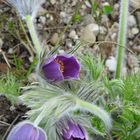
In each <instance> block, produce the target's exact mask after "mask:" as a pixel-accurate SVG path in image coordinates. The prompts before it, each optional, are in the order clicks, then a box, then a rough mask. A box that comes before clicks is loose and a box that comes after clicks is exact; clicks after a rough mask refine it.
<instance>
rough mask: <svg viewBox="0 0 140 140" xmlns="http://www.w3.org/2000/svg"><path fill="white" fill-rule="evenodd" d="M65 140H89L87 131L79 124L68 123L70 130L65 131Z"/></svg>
mask: <svg viewBox="0 0 140 140" xmlns="http://www.w3.org/2000/svg"><path fill="white" fill-rule="evenodd" d="M63 138H64V140H87V138H86V134H85V130H84V129H83V128H82V127H81V126H80V125H78V124H75V123H72V122H68V129H65V130H63Z"/></svg>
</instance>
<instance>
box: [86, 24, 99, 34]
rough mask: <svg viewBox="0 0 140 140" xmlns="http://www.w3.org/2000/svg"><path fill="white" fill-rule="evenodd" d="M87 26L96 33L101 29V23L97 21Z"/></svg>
mask: <svg viewBox="0 0 140 140" xmlns="http://www.w3.org/2000/svg"><path fill="white" fill-rule="evenodd" d="M86 28H87V29H88V30H90V31H91V32H93V33H94V34H95V35H97V34H98V33H99V30H100V28H99V25H98V24H96V23H91V24H89V25H87V26H86Z"/></svg>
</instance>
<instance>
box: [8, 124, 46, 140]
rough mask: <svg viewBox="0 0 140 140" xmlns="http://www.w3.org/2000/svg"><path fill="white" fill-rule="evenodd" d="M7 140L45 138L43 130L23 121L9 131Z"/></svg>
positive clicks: (39, 139)
mask: <svg viewBox="0 0 140 140" xmlns="http://www.w3.org/2000/svg"><path fill="white" fill-rule="evenodd" d="M7 140H47V136H46V134H45V132H44V130H43V129H41V128H39V127H35V126H34V125H33V124H32V123H30V122H27V121H25V122H21V123H19V124H18V125H16V126H15V127H14V128H13V129H12V130H11V132H10V134H9V135H8V137H7Z"/></svg>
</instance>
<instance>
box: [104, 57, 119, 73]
mask: <svg viewBox="0 0 140 140" xmlns="http://www.w3.org/2000/svg"><path fill="white" fill-rule="evenodd" d="M105 65H106V67H107V68H108V70H109V71H110V72H115V71H116V65H117V62H116V59H115V57H114V56H110V57H109V58H108V59H107V60H106V62H105Z"/></svg>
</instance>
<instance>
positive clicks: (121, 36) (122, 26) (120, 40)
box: [115, 0, 129, 78]
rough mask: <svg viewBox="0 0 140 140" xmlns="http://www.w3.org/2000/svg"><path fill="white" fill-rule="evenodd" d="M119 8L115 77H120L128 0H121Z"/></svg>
mask: <svg viewBox="0 0 140 140" xmlns="http://www.w3.org/2000/svg"><path fill="white" fill-rule="evenodd" d="M120 4H121V8H120V21H119V34H118V44H119V46H118V52H117V53H118V54H117V67H116V74H115V78H120V76H121V68H122V63H123V58H124V56H123V55H124V50H125V49H124V48H125V47H124V46H125V45H126V33H127V17H128V7H129V0H121V3H120Z"/></svg>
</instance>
